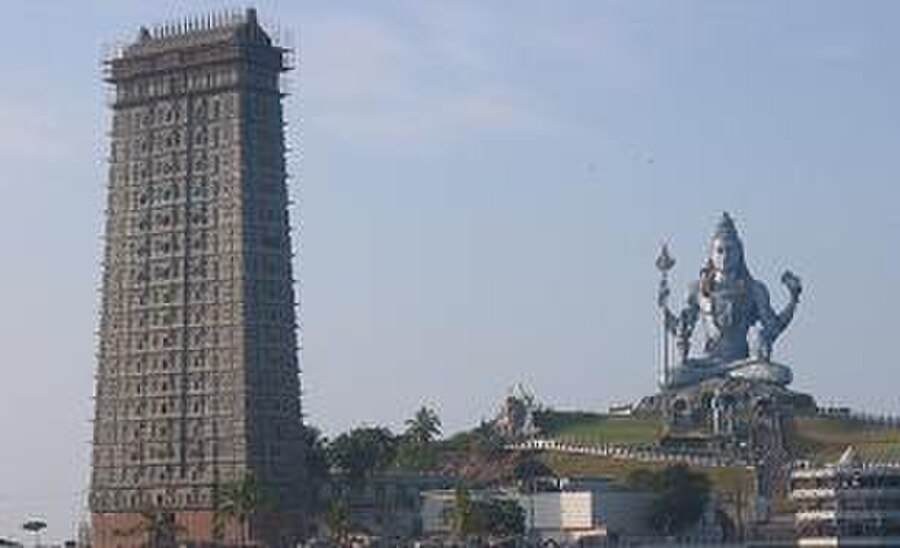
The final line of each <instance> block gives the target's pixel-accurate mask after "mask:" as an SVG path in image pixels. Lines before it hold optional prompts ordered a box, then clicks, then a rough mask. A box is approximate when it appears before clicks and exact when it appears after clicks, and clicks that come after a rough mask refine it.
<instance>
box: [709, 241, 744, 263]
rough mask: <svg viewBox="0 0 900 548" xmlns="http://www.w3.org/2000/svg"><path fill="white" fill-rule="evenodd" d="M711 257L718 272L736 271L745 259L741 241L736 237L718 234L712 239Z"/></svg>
mask: <svg viewBox="0 0 900 548" xmlns="http://www.w3.org/2000/svg"><path fill="white" fill-rule="evenodd" d="M710 258H711V259H712V263H713V268H715V269H716V271H717V272H736V271H738V270H739V269H740V266H741V261H743V260H744V257H743V250H742V249H741V243H740V242H739V241H737V239H735V238H728V237H722V236H716V237H715V238H713V241H712V249H711V250H710Z"/></svg>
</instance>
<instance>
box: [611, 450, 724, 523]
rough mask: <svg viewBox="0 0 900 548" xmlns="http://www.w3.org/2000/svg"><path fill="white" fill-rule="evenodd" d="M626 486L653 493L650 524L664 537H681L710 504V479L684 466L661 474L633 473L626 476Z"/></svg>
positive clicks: (650, 472)
mask: <svg viewBox="0 0 900 548" xmlns="http://www.w3.org/2000/svg"><path fill="white" fill-rule="evenodd" d="M628 484H629V485H630V486H631V487H634V488H638V489H644V490H650V491H654V492H655V493H656V498H655V499H654V501H653V504H652V507H651V512H650V522H651V525H652V526H653V528H654V529H656V530H657V531H659V532H660V533H662V534H664V535H675V534H678V533H681V532H683V531H684V530H685V529H687V528H689V527H690V526H692V525H694V524H696V523H697V521H698V520H699V519H700V517H701V516H702V515H703V511H704V510H705V509H706V505H707V503H708V502H709V492H710V482H709V478H708V477H707V476H706V474H702V473H700V472H694V471H693V470H691V469H690V468H689V467H687V466H685V465H683V464H676V465H673V466H667V467H666V468H664V469H662V470H660V471H651V470H647V469H639V470H636V471H634V472H632V473H631V474H630V475H629V477H628Z"/></svg>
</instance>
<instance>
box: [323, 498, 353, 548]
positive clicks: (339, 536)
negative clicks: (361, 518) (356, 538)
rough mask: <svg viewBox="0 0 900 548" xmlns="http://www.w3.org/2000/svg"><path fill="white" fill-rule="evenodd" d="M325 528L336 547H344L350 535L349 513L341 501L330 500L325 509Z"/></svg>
mask: <svg viewBox="0 0 900 548" xmlns="http://www.w3.org/2000/svg"><path fill="white" fill-rule="evenodd" d="M324 518H325V527H327V528H328V536H329V537H330V538H331V541H332V542H334V544H335V545H336V546H346V545H347V544H348V542H347V541H348V537H349V534H350V513H349V511H348V510H347V504H346V503H345V502H344V501H342V500H338V499H335V500H332V501H331V502H330V503H329V504H328V507H327V508H326V509H325V515H324Z"/></svg>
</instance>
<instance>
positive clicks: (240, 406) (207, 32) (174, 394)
mask: <svg viewBox="0 0 900 548" xmlns="http://www.w3.org/2000/svg"><path fill="white" fill-rule="evenodd" d="M288 68H289V67H288V65H287V62H286V56H285V50H284V49H282V48H280V47H278V46H277V45H274V44H273V41H272V39H271V38H270V36H269V35H268V34H267V33H266V32H265V30H263V28H262V27H261V26H260V24H259V23H258V21H257V18H256V12H255V11H254V10H252V9H249V10H247V11H246V12H245V13H241V14H229V15H218V14H216V15H210V16H206V17H203V18H200V19H192V20H188V21H184V22H181V23H177V24H171V25H164V26H161V27H158V28H155V29H147V28H141V29H140V32H139V33H138V37H137V39H136V40H135V41H134V42H132V43H130V44H128V45H126V46H125V47H124V48H122V49H121V50H120V51H119V52H117V53H116V54H115V55H113V56H112V57H111V58H110V59H108V60H107V62H106V69H107V72H106V79H107V82H108V83H110V84H111V85H112V86H113V88H114V89H113V92H114V93H113V97H112V104H111V107H112V127H111V133H110V141H111V142H110V151H109V186H108V202H107V204H108V205H107V213H106V214H107V217H106V229H105V236H106V238H105V255H104V263H103V290H102V312H101V318H100V329H99V351H98V364H97V371H96V391H95V399H96V401H95V418H94V436H93V458H92V465H93V470H92V478H91V496H90V505H91V511H92V521H93V532H94V545H95V546H104V547H105V546H122V547H126V546H137V545H138V544H141V543H143V542H145V540H146V539H145V538H142V537H140V536H133V535H132V536H127V535H123V534H122V531H127V530H129V529H134V528H135V527H136V526H138V527H139V526H140V522H141V520H142V519H144V518H142V517H141V516H142V512H148V511H152V512H157V513H165V514H166V515H174V518H175V522H176V525H177V529H178V530H179V533H178V538H179V540H180V541H182V540H183V541H184V542H196V543H202V542H207V541H210V540H212V539H213V538H214V537H217V540H219V541H221V542H223V543H225V544H237V543H244V542H247V541H248V540H253V539H257V538H258V536H259V535H260V534H261V532H262V531H263V528H261V527H257V526H255V524H254V525H251V527H250V531H249V534H248V533H247V532H240V531H238V530H237V528H236V527H235V526H234V524H232V525H230V526H226V527H225V528H224V530H223V529H221V528H219V527H214V525H213V524H214V515H215V510H216V508H217V507H218V506H219V505H220V504H221V503H222V499H223V496H224V492H225V489H224V488H225V487H226V486H228V485H234V484H236V483H237V482H240V481H242V480H243V478H246V477H248V476H249V475H252V476H253V477H254V478H255V479H256V481H257V482H258V484H259V485H260V486H261V489H263V490H265V491H267V492H268V493H269V496H270V497H271V498H272V499H274V500H275V501H277V503H276V504H277V506H278V508H279V513H280V516H279V523H281V524H282V526H283V527H280V528H274V527H266V528H264V529H265V531H266V532H267V533H271V534H272V535H273V537H272V538H269V539H266V543H267V545H279V544H284V543H287V542H288V540H289V539H290V538H291V537H292V535H293V533H294V532H293V531H291V530H290V529H291V528H293V527H294V526H296V525H297V524H298V522H299V519H300V517H301V513H300V512H299V511H300V507H301V503H302V498H303V481H302V466H301V462H302V451H303V445H302V437H301V434H302V432H301V412H300V392H299V377H298V363H297V359H298V358H297V338H296V327H297V323H296V318H295V311H294V305H295V297H294V289H293V279H292V276H291V243H290V237H289V225H288V211H287V206H288V197H287V188H286V171H285V158H284V156H285V146H284V136H283V126H284V123H283V116H282V105H281V98H282V95H283V94H282V89H281V83H280V82H281V74H282V73H283V72H284V71H286V70H288ZM144 515H145V516H146V513H145V514H144ZM286 516H289V517H286ZM248 536H249V537H250V539H247V538H241V537H248Z"/></svg>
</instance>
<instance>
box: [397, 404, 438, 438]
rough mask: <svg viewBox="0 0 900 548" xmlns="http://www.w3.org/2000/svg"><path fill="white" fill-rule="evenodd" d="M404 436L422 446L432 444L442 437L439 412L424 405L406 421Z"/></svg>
mask: <svg viewBox="0 0 900 548" xmlns="http://www.w3.org/2000/svg"><path fill="white" fill-rule="evenodd" d="M404 436H406V437H408V438H409V439H411V440H412V441H413V442H415V443H416V444H418V445H420V446H427V445H430V444H431V443H432V442H433V441H434V440H436V439H437V438H440V437H441V419H440V417H438V414H437V412H436V411H435V410H434V409H431V408H430V407H427V406H425V405H423V406H422V407H420V408H419V410H418V411H416V414H415V416H413V418H411V419H407V421H406V432H405V433H404Z"/></svg>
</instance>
